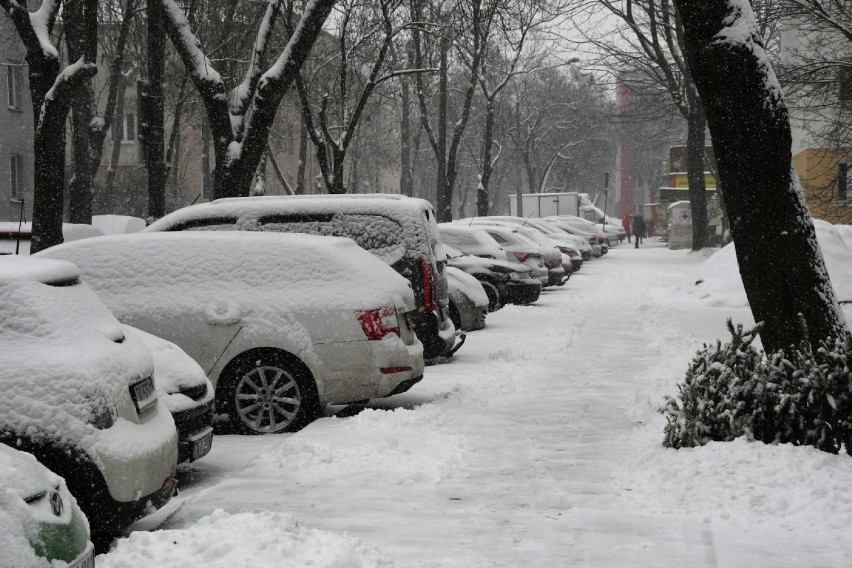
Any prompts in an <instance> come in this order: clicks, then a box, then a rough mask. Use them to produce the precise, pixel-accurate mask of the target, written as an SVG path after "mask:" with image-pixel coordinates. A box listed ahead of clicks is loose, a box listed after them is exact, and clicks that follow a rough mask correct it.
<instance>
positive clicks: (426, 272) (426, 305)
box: [420, 256, 435, 312]
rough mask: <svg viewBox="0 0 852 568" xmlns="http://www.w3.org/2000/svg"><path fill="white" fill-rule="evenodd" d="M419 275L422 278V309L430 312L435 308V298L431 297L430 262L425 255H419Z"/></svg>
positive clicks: (432, 287)
mask: <svg viewBox="0 0 852 568" xmlns="http://www.w3.org/2000/svg"><path fill="white" fill-rule="evenodd" d="M420 277H421V279H422V280H423V309H424V310H426V311H427V312H431V311H433V310H434V309H435V300H434V298H433V297H432V294H433V292H432V291H433V289H434V286H433V281H432V277H433V275H432V263H431V262H429V258H428V257H425V256H422V257H420Z"/></svg>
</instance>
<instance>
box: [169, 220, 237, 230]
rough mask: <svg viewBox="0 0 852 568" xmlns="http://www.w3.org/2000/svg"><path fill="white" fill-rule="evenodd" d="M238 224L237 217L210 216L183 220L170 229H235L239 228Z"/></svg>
mask: <svg viewBox="0 0 852 568" xmlns="http://www.w3.org/2000/svg"><path fill="white" fill-rule="evenodd" d="M236 224H237V218H236V217H208V218H205V219H190V220H189V221H183V222H181V223H178V224H176V225H174V226H173V227H171V228H170V229H169V231H234V230H237V226H236Z"/></svg>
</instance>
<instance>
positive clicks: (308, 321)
mask: <svg viewBox="0 0 852 568" xmlns="http://www.w3.org/2000/svg"><path fill="white" fill-rule="evenodd" d="M39 255H43V256H47V257H51V258H62V259H66V260H70V261H72V262H75V263H76V264H78V266H80V268H81V269H82V270H83V273H84V275H85V278H86V280H87V281H88V282H89V283H90V284H91V286H92V287H93V288H94V289H95V290H96V291H97V292H98V294H99V295H100V297H101V298H102V299H103V301H104V302H105V303H106V304H107V305H108V306H109V307H110V309H112V310H113V312H114V313H115V314H116V316H117V317H118V318H119V319H120V320H121V321H122V322H124V323H126V324H128V325H132V326H134V327H138V328H140V329H143V330H145V331H147V332H149V333H152V334H154V335H156V336H158V337H162V338H164V339H167V340H169V341H172V342H173V343H175V344H177V345H178V346H179V347H180V348H181V349H183V350H184V351H186V353H187V354H189V355H190V356H191V357H192V358H193V359H195V361H196V362H197V363H198V364H199V365H200V366H201V368H202V369H204V371H205V372H206V374H207V376H208V378H209V379H210V380H211V382H212V383H213V385H214V386H215V390H216V406H217V410H218V412H221V413H224V414H227V415H228V417H229V418H230V424H231V426H232V427H233V428H234V429H235V430H237V431H240V432H245V433H276V432H283V431H293V430H297V429H299V428H300V427H302V426H304V425H305V424H307V423H308V422H310V421H311V420H313V419H315V418H317V417H318V416H319V414H320V412H321V410H322V408H323V407H325V406H327V405H332V404H348V403H352V402H356V401H363V400H368V399H371V398H380V397H386V396H390V395H392V394H396V393H399V392H403V391H405V390H408V389H409V388H410V387H411V386H412V385H414V384H415V383H417V382H418V381H419V380H421V379H422V377H423V368H424V361H423V346H422V344H421V343H420V342H419V341H418V340H417V337H416V336H415V334H414V333H413V330H412V327H411V322H412V320H413V316H414V313H415V312H416V310H417V306H416V304H415V302H414V295H413V294H412V292H411V288H410V286H409V283H408V281H407V280H405V278H403V277H401V276H400V275H399V274H397V273H396V272H395V271H394V270H393V269H391V268H390V267H389V266H387V265H386V264H385V263H383V262H382V261H381V260H379V259H378V258H377V257H375V256H374V255H372V254H369V253H368V252H366V251H364V250H363V249H362V248H360V247H358V246H357V245H356V244H355V243H354V242H352V241H351V240H350V239H342V238H336V237H317V236H313V235H304V234H281V233H277V232H233V231H227V232H226V231H215V232H190V231H186V232H171V233H136V234H131V235H116V236H107V237H102V238H99V239H87V240H83V241H77V242H74V243H66V244H63V245H59V246H56V247H52V248H50V249H47V250H45V251H42V252H41V253H39Z"/></svg>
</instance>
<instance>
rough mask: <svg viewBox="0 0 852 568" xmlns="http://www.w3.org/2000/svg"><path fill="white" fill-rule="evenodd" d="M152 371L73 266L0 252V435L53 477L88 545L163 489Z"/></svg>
mask: <svg viewBox="0 0 852 568" xmlns="http://www.w3.org/2000/svg"><path fill="white" fill-rule="evenodd" d="M86 240H88V241H91V242H95V241H97V240H98V239H85V240H82V241H77V242H78V243H82V242H85V241H86ZM153 374H154V365H153V361H152V359H151V355H150V353H149V352H148V350H147V349H146V347H145V345H144V344H143V343H142V342H141V341H139V340H138V339H136V338H135V337H132V336H129V335H126V334H125V333H124V330H123V329H122V326H121V324H119V322H118V321H117V320H116V319H115V317H113V315H112V314H111V313H110V312H109V310H108V309H107V308H106V306H104V304H103V303H102V302H101V301H100V300H99V299H98V297H97V296H96V295H95V294H94V292H92V290H91V289H90V288H89V287H88V286H87V285H86V283H85V282H83V281H82V280H81V279H80V271H79V269H78V268H77V267H76V266H74V265H73V264H71V263H70V262H62V261H58V260H52V259H46V258H34V257H22V256H4V257H0V392H2V393H3V396H2V397H0V442H2V443H5V444H9V445H11V446H13V447H15V448H17V449H19V450H22V451H25V452H28V453H30V454H33V455H34V456H35V457H36V458H37V459H38V460H39V461H40V462H41V463H42V464H44V465H45V466H47V467H48V468H50V469H51V470H52V471H54V472H56V473H57V474H59V475H61V476H62V477H64V478H65V480H66V482H67V483H68V487H69V489H70V490H71V493H72V494H73V495H74V496H75V497H76V498H77V501H78V502H79V504H80V507H81V509H82V510H83V512H84V513H85V514H86V516H87V517H88V518H89V520H90V521H91V522H92V532H93V540H95V541H96V543H97V542H98V539H97V538H96V537H101V536H104V537H106V536H108V535H111V534H114V533H115V532H116V531H118V530H120V529H122V528H124V527H125V526H126V525H128V524H129V523H130V522H132V521H133V520H135V519H137V518H139V517H141V516H143V515H145V514H147V513H149V512H150V511H151V510H152V509H153V508H156V507H159V506H162V505H163V504H165V503H166V502H167V501H168V500H169V499H170V498H171V495H172V493H173V490H174V481H173V479H174V472H175V467H176V464H177V454H178V447H177V433H176V432H175V425H174V421H173V420H172V417H171V414H169V413H168V412H167V411H166V409H165V408H162V407H161V406H160V405H159V401H158V398H157V391H156V388H155V386H154V378H153Z"/></svg>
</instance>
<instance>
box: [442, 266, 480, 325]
mask: <svg viewBox="0 0 852 568" xmlns="http://www.w3.org/2000/svg"><path fill="white" fill-rule="evenodd" d="M447 284H448V285H449V287H450V318H452V320H453V324H454V325H455V326H456V328H458V329H462V330H464V331H475V330H477V329H482V328H484V327H485V315H486V314H487V313H488V294H486V293H485V289H484V288H483V287H482V284H480V282H479V280H477V279H476V278H475V277H473V276H471V275H470V274H467V273H465V272H463V271H461V270H459V269H458V268H453V267H452V266H448V267H447Z"/></svg>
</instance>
